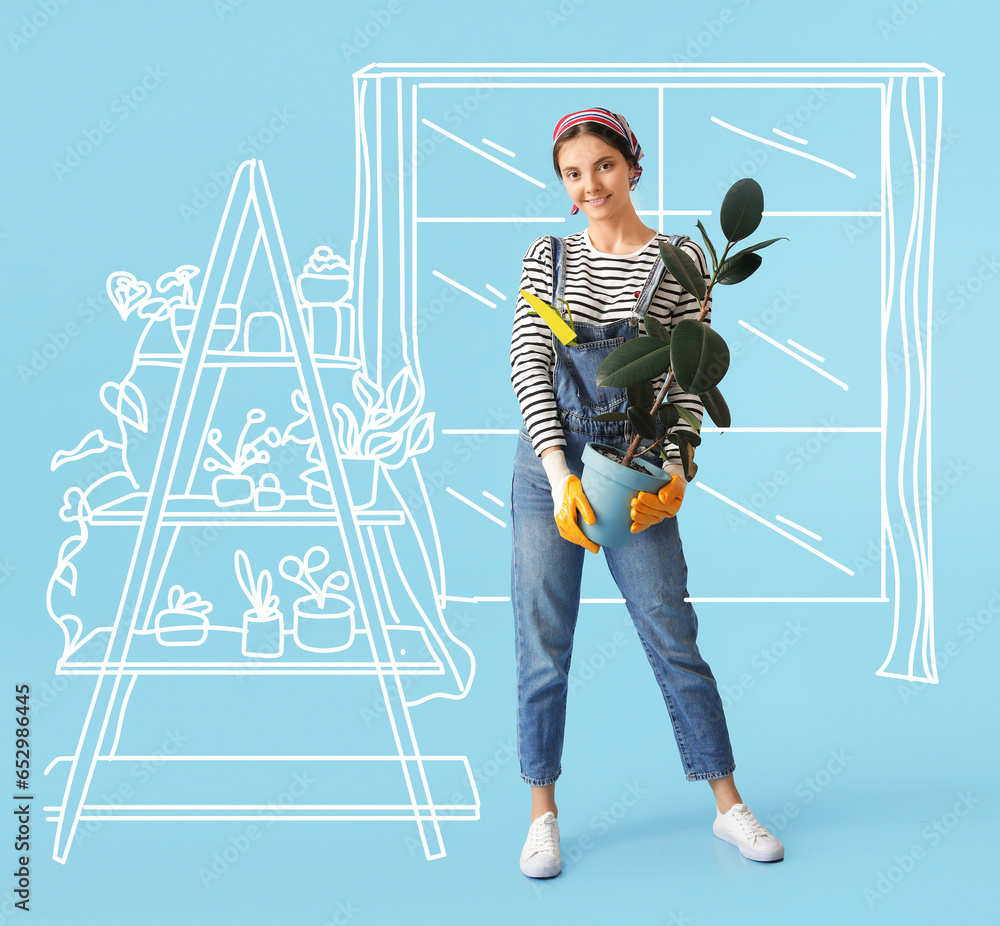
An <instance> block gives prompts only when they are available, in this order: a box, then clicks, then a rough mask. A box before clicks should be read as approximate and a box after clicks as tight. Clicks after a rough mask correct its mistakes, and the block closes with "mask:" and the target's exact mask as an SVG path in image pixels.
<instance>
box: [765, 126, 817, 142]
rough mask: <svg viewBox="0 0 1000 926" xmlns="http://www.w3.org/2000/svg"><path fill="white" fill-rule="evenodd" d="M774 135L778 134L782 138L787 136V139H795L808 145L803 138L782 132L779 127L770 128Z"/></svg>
mask: <svg viewBox="0 0 1000 926" xmlns="http://www.w3.org/2000/svg"><path fill="white" fill-rule="evenodd" d="M771 131H772V132H774V134H775V135H780V136H781V137H782V138H787V139H788V140H789V141H797V142H798V143H799V144H800V145H808V144H809V142H807V141H806V140H805V139H804V138H799V137H798V136H797V135H789V134H788V132H782V131H781V129H771Z"/></svg>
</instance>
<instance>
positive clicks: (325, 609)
mask: <svg viewBox="0 0 1000 926" xmlns="http://www.w3.org/2000/svg"><path fill="white" fill-rule="evenodd" d="M329 563H330V553H329V551H328V550H327V549H326V548H325V547H321V546H313V547H310V548H309V549H308V550H307V551H306V553H305V555H304V556H302V557H298V556H286V557H284V558H283V559H282V560H281V562H280V563H279V564H278V572H280V573H281V575H282V577H283V578H285V579H288V580H289V581H290V582H294V583H295V584H296V585H298V586H300V587H301V588H303V589H305V591H306V592H307V594H305V595H303V596H302V597H300V598H297V599H296V600H295V602H294V604H293V612H294V625H293V635H294V638H295V642H296V643H297V644H298V645H299V646H300V647H301V648H302V649H304V650H309V651H310V652H314V653H333V652H337V651H338V650H343V649H347V648H348V647H349V646H350V645H351V643H353V642H354V634H355V632H356V628H355V622H354V602H353V601H351V599H350V598H346V597H345V596H343V595H341V594H339V593H340V592H342V591H344V590H345V589H346V588H347V587H348V585H350V579H349V578H348V576H347V573H346V572H344V571H343V570H340V569H337V570H334V571H333V572H330V573H327V574H326V577H325V578H323V579H320V578H319V576H321V575H323V574H324V573H326V570H327V566H328V565H329Z"/></svg>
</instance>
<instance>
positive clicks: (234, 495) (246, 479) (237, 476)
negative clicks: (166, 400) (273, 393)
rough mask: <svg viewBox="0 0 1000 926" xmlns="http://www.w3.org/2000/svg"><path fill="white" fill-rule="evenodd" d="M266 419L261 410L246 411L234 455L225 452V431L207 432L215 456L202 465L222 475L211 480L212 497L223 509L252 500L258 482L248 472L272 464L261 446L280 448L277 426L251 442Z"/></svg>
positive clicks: (214, 429)
mask: <svg viewBox="0 0 1000 926" xmlns="http://www.w3.org/2000/svg"><path fill="white" fill-rule="evenodd" d="M266 417H267V416H266V414H265V412H264V411H263V410H262V409H259V408H252V409H251V410H250V411H248V412H247V416H246V421H245V423H244V425H243V430H242V431H240V436H239V438H238V439H237V441H236V450H235V452H234V453H233V454H232V455H231V456H230V454H228V453H227V452H226V451H225V450H223V449H222V446H221V441H222V431H221V430H220V429H219V428H212V429H211V430H210V431H209V432H208V435H207V437H206V441H207V443H208V445H209V446H210V447H211V448H212V450H213V451H214V452H215V454H216V456H215V457H206V459H205V461H204V462H203V464H202V465H203V466H204V468H205V469H206V470H207V471H208V472H214V471H216V470H218V471H220V475H218V476H216V477H215V478H214V479H213V480H212V494H213V496H214V497H215V501H216V503H217V504H218V505H220V506H221V507H228V506H230V505H240V504H243V503H244V502H248V501H250V500H251V499H252V498H253V495H254V490H255V489H256V483H255V482H254V480H253V477H252V476H248V475H246V470H247V469H249V468H250V467H251V466H255V465H257V464H258V463H268V462H270V459H271V455H270V454H269V453H268V452H267V451H266V450H262V449H261V448H260V446H259V445H260V444H266V445H267V446H269V447H278V446H280V444H281V435H280V434H279V433H278V429H277V428H274V427H271V428H267V429H266V430H265V431H264V433H263V434H261V435H260V436H259V437H257V438H255V439H254V440H252V441H250V440H247V435H248V433H249V432H250V429H251V428H252V427H253V426H254V425H258V424H261V423H262V422H263V421H264V420H265V418H266Z"/></svg>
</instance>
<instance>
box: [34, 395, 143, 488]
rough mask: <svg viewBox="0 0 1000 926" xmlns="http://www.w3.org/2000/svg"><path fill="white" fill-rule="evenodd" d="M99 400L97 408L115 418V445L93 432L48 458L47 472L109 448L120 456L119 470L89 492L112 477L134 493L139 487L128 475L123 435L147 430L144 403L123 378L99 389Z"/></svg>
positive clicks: (98, 429) (99, 481)
mask: <svg viewBox="0 0 1000 926" xmlns="http://www.w3.org/2000/svg"><path fill="white" fill-rule="evenodd" d="M100 399H101V404H102V405H103V406H104V407H105V408H106V409H107V410H108V411H109V412H111V414H112V415H114V416H115V421H116V423H117V424H118V432H119V434H120V435H121V439H120V440H117V441H113V440H108V438H107V437H105V436H104V432H103V430H101V428H95V429H94V430H93V431H91V432H90V433H89V434H87V436H86V437H84V438H83V440H81V441H80V443H79V444H77V445H76V446H75V447H74V448H73V449H72V450H57V451H56V452H55V454H54V455H53V457H52V462H51V464H50V465H49V468H50V469H51V470H52V471H53V472H54V471H55V470H57V469H58V468H59V467H60V466H62V465H63V464H64V463H70V462H72V461H73V460H80V459H82V458H83V457H87V456H90V455H91V454H95V453H103V452H104V451H105V450H107V449H108V448H109V447H113V448H115V449H116V450H119V451H120V452H121V457H122V470H121V471H119V472H115V473H109V474H107V475H106V476H104V477H103V478H102V479H100V480H98V482H97V483H95V485H94V486H91V488H94V487H95V486H96V485H99V484H100V483H101V482H103V481H104V480H105V479H108V478H110V477H112V476H118V475H125V476H126V477H127V478H128V480H129V482H131V483H132V488H134V489H138V488H139V483H138V482H137V481H136V478H135V476H134V474H133V473H132V468H131V467H130V466H129V463H128V432H127V431H126V426H128V427H131V428H135V429H136V430H137V431H140V432H141V433H143V434H145V433H146V431H147V430H148V428H149V411H148V409H147V407H146V399H145V397H144V396H143V394H142V391H141V390H140V389H139V387H138V386H136V384H135V383H133V382H131V380H129V379H127V378H126V379H124V380H122V381H121V382H120V383H115V382H107V383H105V384H104V385H103V386H101V391H100Z"/></svg>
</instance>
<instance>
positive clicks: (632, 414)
mask: <svg viewBox="0 0 1000 926" xmlns="http://www.w3.org/2000/svg"><path fill="white" fill-rule="evenodd" d="M628 420H629V422H630V423H631V425H632V427H633V428H634V429H635V431H636V433H637V434H641V435H642V436H643V437H645V438H646V439H647V440H656V423H655V422H654V421H653V416H652V415H651V414H650V413H649V412H648V411H646V409H644V408H630V409H629V410H628Z"/></svg>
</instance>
